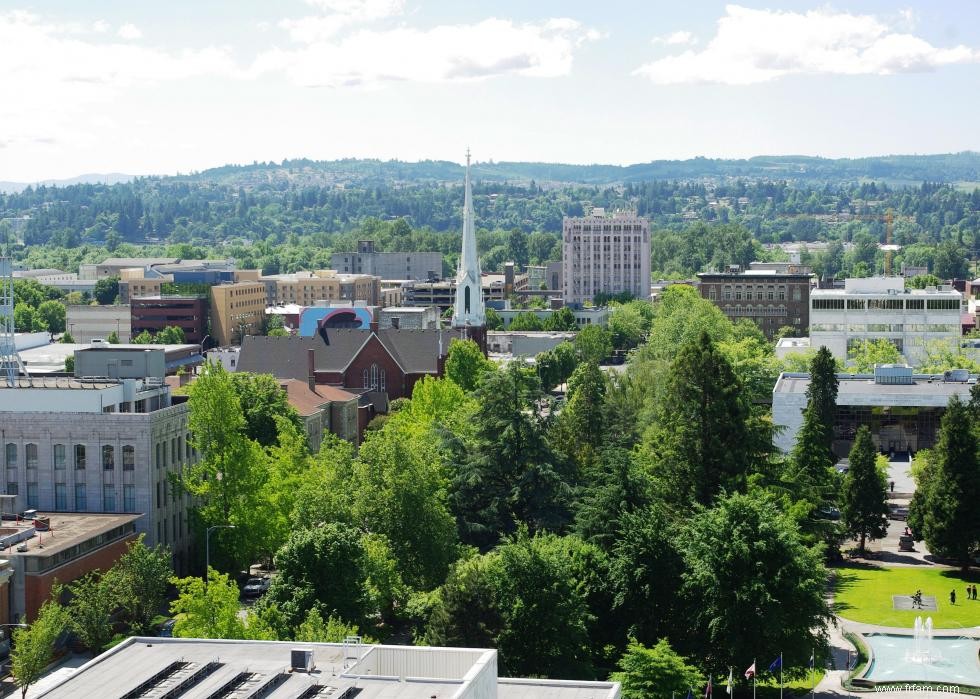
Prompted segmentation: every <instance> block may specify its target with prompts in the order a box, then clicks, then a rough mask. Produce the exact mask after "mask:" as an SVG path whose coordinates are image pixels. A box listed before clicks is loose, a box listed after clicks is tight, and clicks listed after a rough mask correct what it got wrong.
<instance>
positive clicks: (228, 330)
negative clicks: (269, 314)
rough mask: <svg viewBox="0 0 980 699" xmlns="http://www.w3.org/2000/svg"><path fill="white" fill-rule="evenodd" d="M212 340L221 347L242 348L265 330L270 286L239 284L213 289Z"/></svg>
mask: <svg viewBox="0 0 980 699" xmlns="http://www.w3.org/2000/svg"><path fill="white" fill-rule="evenodd" d="M210 306H211V307H210V313H211V337H212V338H214V343H215V344H217V345H240V344H241V343H242V338H243V337H245V336H246V335H258V334H260V333H261V332H262V330H263V328H264V327H265V307H266V285H265V284H264V283H262V282H235V283H233V284H218V285H216V286H212V287H211V304H210Z"/></svg>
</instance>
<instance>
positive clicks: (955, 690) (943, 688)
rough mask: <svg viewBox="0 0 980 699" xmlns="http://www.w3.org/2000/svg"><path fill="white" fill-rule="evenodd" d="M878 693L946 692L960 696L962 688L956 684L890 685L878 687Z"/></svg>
mask: <svg viewBox="0 0 980 699" xmlns="http://www.w3.org/2000/svg"><path fill="white" fill-rule="evenodd" d="M875 691H876V692H945V693H946V694H959V693H960V688H959V687H958V686H957V685H955V684H889V685H884V686H882V685H878V686H876V687H875Z"/></svg>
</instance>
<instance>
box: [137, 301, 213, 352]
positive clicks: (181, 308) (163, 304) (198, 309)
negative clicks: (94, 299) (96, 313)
mask: <svg viewBox="0 0 980 699" xmlns="http://www.w3.org/2000/svg"><path fill="white" fill-rule="evenodd" d="M129 307H130V309H131V317H132V321H131V332H132V334H133V336H134V337H136V336H137V335H139V334H140V333H142V332H144V331H146V332H148V333H150V334H151V335H155V334H156V333H158V332H160V331H161V330H163V329H164V328H180V329H181V330H183V331H184V341H185V342H189V343H194V344H199V343H201V342H203V340H204V337H205V336H206V335H207V334H208V304H207V300H206V299H204V298H200V297H196V296H145V297H142V298H138V299H133V301H132V302H131V303H130V304H129Z"/></svg>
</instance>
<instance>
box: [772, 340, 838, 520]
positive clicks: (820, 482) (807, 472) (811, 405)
mask: <svg viewBox="0 0 980 699" xmlns="http://www.w3.org/2000/svg"><path fill="white" fill-rule="evenodd" d="M837 390H838V381H837V374H836V364H835V362H834V358H833V356H832V355H831V354H830V351H829V350H828V349H827V348H826V347H821V348H820V349H819V350H818V351H817V353H816V354H815V355H814V356H813V359H812V360H811V362H810V385H809V386H808V387H807V393H806V395H807V407H806V408H805V409H804V411H803V425H802V427H801V428H800V431H799V432H798V433H797V436H796V443H795V444H794V445H793V451H792V453H791V454H790V459H789V462H788V466H789V467H790V469H791V471H790V472H789V473H787V475H786V478H785V480H786V484H787V485H788V486H789V488H790V489H791V490H792V491H794V492H795V494H796V498H797V500H802V501H804V502H805V510H806V511H807V513H808V514H812V513H813V512H814V511H815V510H816V508H817V507H818V506H819V505H820V504H821V503H822V502H824V501H826V500H828V499H834V486H835V478H834V473H833V466H834V464H835V462H836V458H835V457H834V452H833V443H834V424H835V422H836V419H837ZM811 524H813V522H812V521H811ZM813 528H814V527H813V526H811V527H810V529H813Z"/></svg>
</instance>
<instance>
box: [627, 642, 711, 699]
mask: <svg viewBox="0 0 980 699" xmlns="http://www.w3.org/2000/svg"><path fill="white" fill-rule="evenodd" d="M609 679H611V680H612V681H613V682H619V683H620V684H621V685H622V686H623V699H651V697H661V698H662V699H666V697H673V696H674V695H677V694H680V695H686V694H687V693H688V691H690V690H691V689H692V688H695V687H700V686H701V685H702V684H703V683H704V676H703V675H702V674H701V672H700V670H698V669H697V668H696V667H694V666H693V665H688V663H687V658H685V657H684V656H683V655H680V654H678V653H677V652H676V651H674V649H673V648H671V647H670V643H669V642H668V641H667V639H666V638H661V639H660V640H659V641H658V642H657V645H655V646H653V647H652V648H648V647H646V646H644V645H643V644H642V643H638V642H637V640H636V639H635V638H631V639H630V642H629V646H627V648H626V653H624V654H623V657H622V658H620V659H619V672H614V673H613V674H612V676H610V678H609Z"/></svg>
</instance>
